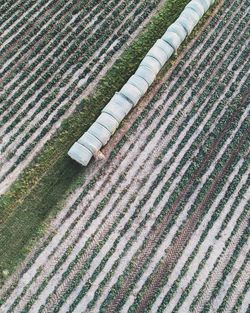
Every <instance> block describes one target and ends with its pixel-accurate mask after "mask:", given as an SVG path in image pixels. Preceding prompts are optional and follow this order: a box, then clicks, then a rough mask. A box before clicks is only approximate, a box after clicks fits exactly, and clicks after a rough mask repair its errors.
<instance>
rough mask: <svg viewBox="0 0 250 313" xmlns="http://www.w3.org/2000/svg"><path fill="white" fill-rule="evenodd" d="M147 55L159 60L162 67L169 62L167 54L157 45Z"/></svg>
mask: <svg viewBox="0 0 250 313" xmlns="http://www.w3.org/2000/svg"><path fill="white" fill-rule="evenodd" d="M147 55H148V56H151V57H153V58H155V59H156V60H158V61H159V62H160V64H161V66H163V65H164V64H165V63H166V62H167V60H168V56H167V54H166V53H165V52H164V51H163V50H162V49H161V48H160V47H158V46H156V45H155V44H154V45H153V47H152V48H151V49H150V50H149V51H148V53H147Z"/></svg>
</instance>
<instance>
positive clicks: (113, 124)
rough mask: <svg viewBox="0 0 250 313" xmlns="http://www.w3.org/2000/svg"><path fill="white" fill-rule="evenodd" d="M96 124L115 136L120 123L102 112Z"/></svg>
mask: <svg viewBox="0 0 250 313" xmlns="http://www.w3.org/2000/svg"><path fill="white" fill-rule="evenodd" d="M96 122H97V123H99V124H101V125H102V126H104V127H105V128H107V129H108V130H109V132H110V133H111V134H113V133H114V132H115V130H116V129H117V127H118V126H119V123H118V121H117V120H116V119H115V118H114V117H113V116H112V115H110V114H108V113H106V112H102V113H101V115H100V116H99V117H98V119H97V120H96Z"/></svg>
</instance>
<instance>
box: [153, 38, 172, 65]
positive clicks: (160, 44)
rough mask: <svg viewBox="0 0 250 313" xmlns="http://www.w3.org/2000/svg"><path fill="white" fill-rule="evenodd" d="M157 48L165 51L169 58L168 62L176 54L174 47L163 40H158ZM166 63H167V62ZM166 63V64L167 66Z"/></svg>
mask: <svg viewBox="0 0 250 313" xmlns="http://www.w3.org/2000/svg"><path fill="white" fill-rule="evenodd" d="M155 46H156V47H159V48H160V49H162V50H163V51H164V53H165V54H166V56H167V60H168V59H169V58H170V57H171V55H172V54H173V52H174V49H173V47H171V45H170V44H169V43H167V42H166V41H164V40H163V39H161V38H160V39H158V40H157V41H156V43H155ZM165 63H166V62H165ZM165 63H164V64H165Z"/></svg>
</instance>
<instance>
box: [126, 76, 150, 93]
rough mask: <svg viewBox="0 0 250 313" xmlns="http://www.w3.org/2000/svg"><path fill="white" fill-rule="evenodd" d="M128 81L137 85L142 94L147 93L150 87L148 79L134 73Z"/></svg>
mask: <svg viewBox="0 0 250 313" xmlns="http://www.w3.org/2000/svg"><path fill="white" fill-rule="evenodd" d="M128 83H130V84H131V85H134V86H135V87H137V88H138V89H139V90H140V91H141V94H142V95H144V94H145V93H146V91H147V90H148V87H149V85H148V83H147V81H146V80H145V79H144V78H142V77H140V76H138V75H132V76H131V77H130V78H129V80H128Z"/></svg>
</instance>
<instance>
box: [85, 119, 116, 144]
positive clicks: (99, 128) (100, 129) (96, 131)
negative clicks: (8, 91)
mask: <svg viewBox="0 0 250 313" xmlns="http://www.w3.org/2000/svg"><path fill="white" fill-rule="evenodd" d="M88 133H90V134H91V135H93V136H95V137H96V138H97V139H99V140H100V141H101V143H102V144H103V145H106V143H107V142H108V140H109V138H110V137H111V132H110V131H109V130H108V129H107V128H106V127H104V126H103V125H101V124H99V123H97V122H94V124H92V126H90V128H89V129H88Z"/></svg>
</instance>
